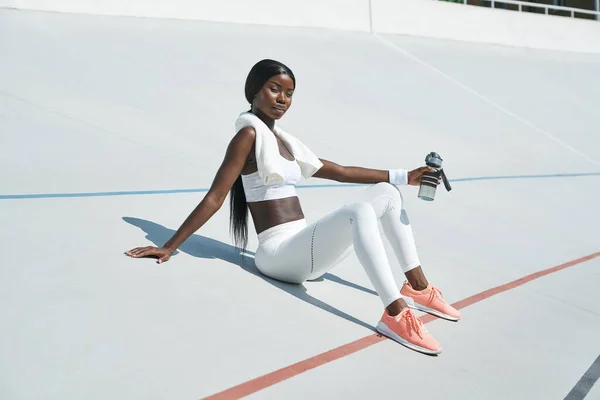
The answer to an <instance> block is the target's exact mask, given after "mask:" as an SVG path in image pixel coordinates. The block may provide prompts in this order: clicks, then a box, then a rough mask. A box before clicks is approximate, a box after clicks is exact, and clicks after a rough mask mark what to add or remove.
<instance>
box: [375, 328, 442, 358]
mask: <svg viewBox="0 0 600 400" xmlns="http://www.w3.org/2000/svg"><path fill="white" fill-rule="evenodd" d="M376 329H377V332H379V333H381V334H382V335H383V336H386V337H388V338H390V339H392V340H393V341H395V342H398V343H400V344H401V345H403V346H405V347H408V348H409V349H411V350H415V351H418V352H420V353H423V354H431V355H435V354H440V353H441V352H442V349H439V350H430V349H426V348H424V347H421V346H417V345H416V344H413V343H411V342H409V341H408V340H406V339H404V338H403V337H402V336H400V335H398V334H397V333H396V332H394V331H393V330H391V329H390V328H388V326H387V325H386V324H385V323H384V322H381V321H379V323H378V324H377V328H376Z"/></svg>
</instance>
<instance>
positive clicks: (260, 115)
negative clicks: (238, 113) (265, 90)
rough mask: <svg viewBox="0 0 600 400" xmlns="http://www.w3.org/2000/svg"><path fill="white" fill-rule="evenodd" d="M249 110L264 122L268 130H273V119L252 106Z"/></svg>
mask: <svg viewBox="0 0 600 400" xmlns="http://www.w3.org/2000/svg"><path fill="white" fill-rule="evenodd" d="M250 111H251V112H252V114H254V115H256V116H257V117H258V118H260V120H261V121H262V122H264V123H265V125H267V126H268V127H269V129H270V130H273V129H274V128H275V120H274V119H273V118H269V117H267V116H266V115H265V114H264V113H263V112H262V111H260V110H259V109H256V108H254V107H252V110H250Z"/></svg>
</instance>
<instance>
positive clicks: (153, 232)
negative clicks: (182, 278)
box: [123, 217, 377, 331]
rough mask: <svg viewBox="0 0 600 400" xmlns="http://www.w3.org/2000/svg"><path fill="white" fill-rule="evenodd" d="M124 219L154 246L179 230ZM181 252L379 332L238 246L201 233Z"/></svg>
mask: <svg viewBox="0 0 600 400" xmlns="http://www.w3.org/2000/svg"><path fill="white" fill-rule="evenodd" d="M123 220H124V221H125V222H127V223H129V224H131V225H134V226H137V227H138V228H140V229H141V230H143V231H144V232H145V233H146V239H148V240H150V241H151V242H152V243H154V245H155V246H158V247H160V246H162V245H163V244H164V243H165V242H166V241H167V240H169V239H170V238H171V237H172V236H173V234H174V233H175V231H173V230H171V229H168V228H166V227H164V226H162V225H159V224H157V223H155V222H151V221H146V220H144V219H139V218H133V217H123ZM179 250H180V251H182V252H184V253H187V254H189V255H191V256H194V257H198V258H218V259H221V260H223V261H227V262H229V263H232V264H235V265H238V266H240V267H241V268H242V269H243V270H244V271H246V272H248V273H251V274H252V275H255V276H257V277H259V278H261V279H262V280H264V281H265V282H268V283H270V284H271V285H273V286H275V287H277V288H279V289H281V290H283V291H285V292H287V293H289V294H291V295H292V296H294V297H296V298H298V299H300V300H302V301H305V302H307V303H309V304H312V305H313V306H316V307H319V308H320V309H322V310H325V311H327V312H330V313H332V314H335V315H337V316H338V317H341V318H344V319H346V320H348V321H350V322H354V323H355V324H358V325H360V326H362V327H365V328H367V329H370V330H372V331H375V327H373V326H372V325H369V324H367V323H366V322H364V321H361V320H359V319H357V318H354V317H353V316H351V315H348V314H346V313H345V312H343V311H341V310H338V309H337V308H335V307H333V306H330V305H329V304H327V303H325V302H323V301H321V300H319V299H315V298H314V297H312V296H310V295H309V294H308V293H307V292H306V288H305V287H304V285H294V284H290V283H285V282H281V281H277V280H275V279H271V278H269V277H267V276H265V275H263V274H262V273H261V272H260V271H259V270H258V269H257V268H256V265H255V264H254V253H253V252H251V251H246V252H245V254H241V253H240V250H239V249H238V248H236V247H234V246H231V245H229V244H227V243H223V242H220V241H218V240H214V239H210V238H207V237H205V236H201V235H197V234H193V235H191V236H190V237H189V238H188V239H187V240H186V241H185V242H184V243H183V244H182V245H181V246H179ZM177 253H178V252H175V254H174V255H176V254H177ZM251 256H252V257H251ZM323 280H329V281H332V282H337V283H339V284H342V285H345V286H349V287H352V288H355V289H358V290H361V291H363V292H366V293H369V294H373V295H377V293H376V292H375V291H373V290H370V289H367V288H365V287H363V286H360V285H357V284H355V283H352V282H348V281H346V280H344V279H342V278H340V277H338V276H336V275H332V274H329V273H326V274H325V275H323V276H322V277H320V278H318V279H316V281H323ZM313 282H314V281H313Z"/></svg>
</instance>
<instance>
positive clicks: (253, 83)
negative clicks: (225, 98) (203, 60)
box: [229, 59, 296, 250]
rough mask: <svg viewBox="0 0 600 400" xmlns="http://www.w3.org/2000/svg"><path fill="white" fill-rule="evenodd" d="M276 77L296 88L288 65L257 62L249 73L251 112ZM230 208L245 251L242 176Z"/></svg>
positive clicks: (236, 238) (232, 223) (237, 242)
mask: <svg viewBox="0 0 600 400" xmlns="http://www.w3.org/2000/svg"><path fill="white" fill-rule="evenodd" d="M275 75H289V77H290V78H292V81H293V82H294V87H295V86H296V77H295V76H294V73H293V72H292V70H291V69H289V68H288V67H287V66H286V65H284V64H282V63H280V62H279V61H275V60H270V59H265V60H261V61H259V62H257V63H256V64H254V66H253V67H252V69H251V70H250V72H249V73H248V77H247V78H246V86H245V89H244V94H245V95H246V100H247V101H248V103H250V111H252V103H253V101H254V97H255V96H256V94H257V93H258V92H259V91H260V90H261V89H262V87H263V86H264V84H265V83H266V82H267V80H268V79H269V78H271V77H272V76H275ZM229 208H230V209H229V231H230V233H231V234H232V236H233V241H234V243H235V245H236V246H237V247H239V248H241V249H242V250H245V249H246V246H247V245H248V203H247V202H246V194H245V193H244V186H243V184H242V176H241V175H240V176H238V177H237V179H236V181H235V183H234V184H233V186H232V187H231V191H230V195H229Z"/></svg>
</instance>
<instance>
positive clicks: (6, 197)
mask: <svg viewBox="0 0 600 400" xmlns="http://www.w3.org/2000/svg"><path fill="white" fill-rule="evenodd" d="M578 176H600V172H587V173H579V174H551V175H506V176H502V175H500V176H480V177H473V178H458V179H451V180H450V182H473V181H492V180H502V179H511V180H512V179H542V178H570V177H578ZM353 186H363V185H360V184H343V183H336V184H330V185H299V186H297V188H298V189H323V188H334V187H353ZM205 192H208V188H201V189H171V190H132V191H119V192H89V193H37V194H0V200H20V199H57V198H72V197H108V196H139V195H150V194H178V193H205Z"/></svg>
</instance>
